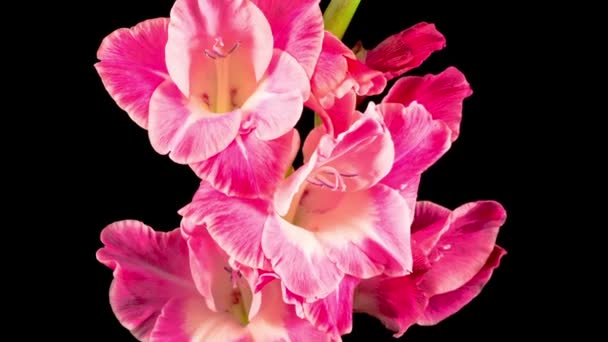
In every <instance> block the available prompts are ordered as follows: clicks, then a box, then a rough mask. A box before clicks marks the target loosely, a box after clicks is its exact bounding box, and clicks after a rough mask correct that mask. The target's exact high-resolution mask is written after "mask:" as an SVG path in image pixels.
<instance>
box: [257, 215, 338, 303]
mask: <svg viewBox="0 0 608 342" xmlns="http://www.w3.org/2000/svg"><path fill="white" fill-rule="evenodd" d="M262 248H263V250H264V254H265V255H266V257H268V259H270V262H271V264H272V269H273V270H274V271H275V273H277V274H278V275H279V276H280V277H281V280H282V281H283V282H284V284H285V286H286V287H287V289H289V290H290V291H291V292H293V293H295V294H296V295H299V296H302V297H304V298H305V299H306V300H317V299H318V298H323V297H325V296H327V295H328V294H329V293H331V292H332V291H334V290H335V289H336V288H337V287H338V285H339V283H340V281H341V280H342V278H343V277H344V273H342V272H341V271H340V270H339V269H338V268H337V267H336V265H334V263H333V262H332V261H331V260H330V259H329V258H328V257H327V255H326V254H325V251H324V250H323V247H322V246H321V244H320V243H319V241H318V240H317V239H316V237H315V235H314V234H313V233H312V232H309V231H307V230H305V229H302V228H300V227H297V226H294V225H293V224H291V223H289V222H287V221H285V220H283V219H282V218H281V217H278V216H276V215H272V216H270V217H269V218H268V220H267V221H266V225H265V226H264V232H263V234H262Z"/></svg>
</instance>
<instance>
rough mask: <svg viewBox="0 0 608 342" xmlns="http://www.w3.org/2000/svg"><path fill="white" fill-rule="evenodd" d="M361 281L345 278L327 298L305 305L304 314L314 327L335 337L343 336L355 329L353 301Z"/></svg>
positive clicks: (349, 277)
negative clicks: (356, 288)
mask: <svg viewBox="0 0 608 342" xmlns="http://www.w3.org/2000/svg"><path fill="white" fill-rule="evenodd" d="M358 284H359V279H357V278H355V277H351V276H345V277H344V279H343V280H342V281H341V282H340V286H339V287H338V288H337V289H336V290H335V291H334V292H332V293H330V294H329V295H328V296H327V297H325V298H323V299H319V300H318V301H316V302H314V303H304V313H305V315H306V319H308V320H309V321H310V322H311V323H312V324H313V325H314V326H316V327H317V328H319V329H320V330H322V331H324V332H326V333H328V334H330V335H333V336H341V335H344V334H348V333H350V332H351V330H352V328H353V299H354V291H355V287H356V286H357V285H358Z"/></svg>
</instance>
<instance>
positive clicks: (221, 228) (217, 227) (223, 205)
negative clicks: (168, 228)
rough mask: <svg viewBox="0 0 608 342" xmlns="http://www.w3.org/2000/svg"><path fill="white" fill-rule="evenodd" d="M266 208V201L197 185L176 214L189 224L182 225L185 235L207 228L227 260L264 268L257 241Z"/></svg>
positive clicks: (264, 219)
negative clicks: (191, 198)
mask: <svg viewBox="0 0 608 342" xmlns="http://www.w3.org/2000/svg"><path fill="white" fill-rule="evenodd" d="M268 207H269V203H268V202H267V201H264V200H259V199H246V198H238V197H230V196H226V195H225V194H223V193H221V192H219V191H217V190H215V189H213V188H212V187H211V186H209V185H208V184H207V183H205V182H201V186H200V188H199V189H198V191H197V192H196V194H195V196H194V199H193V200H192V202H191V203H190V204H188V205H187V206H185V207H184V208H182V209H181V210H180V211H179V214H180V215H182V216H183V217H184V220H187V221H189V224H188V225H185V226H182V228H190V229H188V230H186V231H185V233H186V234H187V235H193V234H196V231H197V230H199V229H207V230H208V231H209V234H210V235H211V237H212V238H213V240H215V242H217V244H218V245H219V246H220V247H221V248H222V249H223V250H224V251H226V253H227V254H228V255H229V256H230V257H232V258H234V259H236V261H238V262H239V263H241V264H243V265H245V266H248V267H253V268H261V269H265V267H266V260H265V258H264V254H263V253H262V248H261V241H262V229H263V228H264V222H265V221H266V218H267V217H268V215H269V213H268V210H269V208H268Z"/></svg>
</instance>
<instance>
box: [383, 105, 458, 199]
mask: <svg viewBox="0 0 608 342" xmlns="http://www.w3.org/2000/svg"><path fill="white" fill-rule="evenodd" d="M376 108H377V110H378V111H379V112H381V113H382V115H383V116H384V122H385V124H386V126H387V127H388V129H389V131H390V133H391V137H392V140H393V143H394V145H395V162H394V163H393V168H392V169H391V171H390V173H389V174H388V175H387V176H386V177H385V178H384V179H383V180H382V183H383V184H386V185H388V186H390V187H392V188H393V189H397V190H400V189H401V188H402V187H403V188H405V187H406V186H407V184H409V183H411V182H412V181H413V180H414V179H415V178H416V177H417V176H419V175H420V174H422V172H423V171H425V170H426V169H427V168H429V167H430V166H431V165H433V164H434V163H435V162H436V161H437V160H438V159H439V158H440V157H441V156H442V155H443V154H444V153H445V152H446V151H447V150H448V149H449V148H450V145H451V141H450V130H449V129H448V128H447V126H446V125H445V124H444V123H443V122H441V121H439V120H433V118H432V117H431V114H430V113H429V112H427V111H426V109H425V108H424V107H423V106H421V105H419V104H418V103H416V102H412V103H411V104H410V105H409V106H408V107H404V106H403V105H401V104H397V103H382V104H380V105H378V106H377V107H376Z"/></svg>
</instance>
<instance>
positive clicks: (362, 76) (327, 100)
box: [311, 32, 386, 109]
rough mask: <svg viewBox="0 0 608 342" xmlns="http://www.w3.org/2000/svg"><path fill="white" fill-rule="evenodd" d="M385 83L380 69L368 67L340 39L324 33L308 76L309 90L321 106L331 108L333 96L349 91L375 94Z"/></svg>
mask: <svg viewBox="0 0 608 342" xmlns="http://www.w3.org/2000/svg"><path fill="white" fill-rule="evenodd" d="M385 86H386V79H385V78H384V76H383V75H382V73H381V72H379V71H376V70H372V69H369V68H367V67H366V66H365V65H364V64H363V63H362V62H360V61H359V60H358V59H357V57H356V56H355V54H354V53H353V52H352V50H351V49H349V48H348V47H347V46H346V45H344V43H342V41H340V39H338V38H336V36H334V35H333V34H331V33H330V32H325V36H324V38H323V48H322V50H321V54H320V56H319V62H318V63H317V65H316V67H315V71H314V73H313V76H312V79H311V91H312V93H313V95H314V96H315V98H316V99H317V101H318V102H319V104H320V106H321V107H323V108H330V107H332V106H333V104H334V101H335V99H337V98H342V97H343V96H344V95H346V93H348V92H349V91H351V90H354V91H355V93H356V94H357V95H360V96H365V95H375V94H379V93H381V92H382V90H384V87H385ZM313 109H314V108H313Z"/></svg>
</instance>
